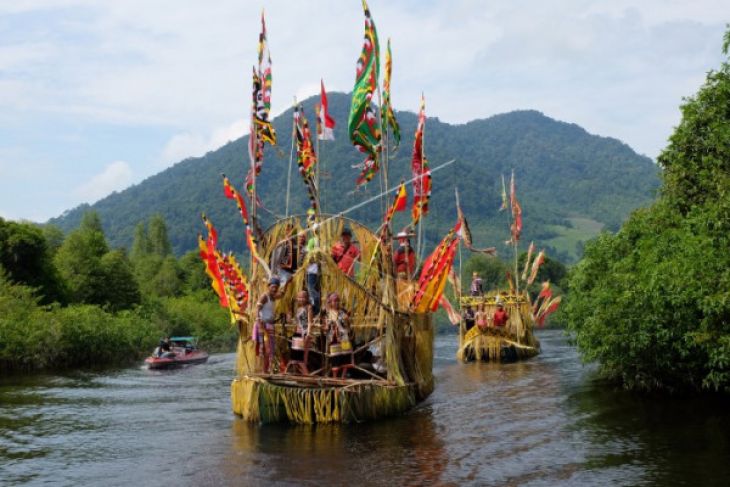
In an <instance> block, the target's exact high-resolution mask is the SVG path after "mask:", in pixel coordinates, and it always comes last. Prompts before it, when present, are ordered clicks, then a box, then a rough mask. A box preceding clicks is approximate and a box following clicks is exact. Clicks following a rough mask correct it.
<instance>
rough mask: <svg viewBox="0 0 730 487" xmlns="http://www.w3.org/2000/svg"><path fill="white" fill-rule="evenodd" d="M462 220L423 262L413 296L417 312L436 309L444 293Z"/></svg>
mask: <svg viewBox="0 0 730 487" xmlns="http://www.w3.org/2000/svg"><path fill="white" fill-rule="evenodd" d="M460 229H461V222H456V225H455V226H454V228H453V229H451V230H450V231H449V233H448V234H447V235H446V236H445V237H444V238H443V240H441V242H440V243H439V244H438V245H437V246H436V248H435V249H434V251H433V252H432V253H431V255H429V256H428V257H427V258H426V260H425V261H424V263H423V269H422V270H421V275H420V277H419V278H418V291H417V292H416V294H415V296H414V297H413V302H412V305H413V309H414V310H415V311H416V312H417V313H425V312H427V311H435V310H436V308H437V307H438V304H439V298H440V297H441V294H442V293H443V290H444V287H445V286H446V281H447V279H448V275H449V272H450V271H451V266H452V264H453V262H454V256H455V255H456V246H457V245H458V243H459V234H460Z"/></svg>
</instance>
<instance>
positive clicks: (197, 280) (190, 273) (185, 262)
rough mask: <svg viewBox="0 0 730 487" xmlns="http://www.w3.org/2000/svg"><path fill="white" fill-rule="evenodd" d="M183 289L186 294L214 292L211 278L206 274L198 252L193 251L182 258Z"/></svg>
mask: <svg viewBox="0 0 730 487" xmlns="http://www.w3.org/2000/svg"><path fill="white" fill-rule="evenodd" d="M180 271H181V273H182V277H181V279H182V281H183V289H184V290H185V292H186V293H191V292H195V291H201V290H206V291H210V292H211V293H212V292H213V291H212V290H211V287H210V278H209V277H208V275H207V274H206V273H205V264H204V263H203V261H202V260H201V258H200V254H199V253H198V251H196V250H191V251H190V252H188V253H187V254H185V255H183V256H182V257H181V258H180Z"/></svg>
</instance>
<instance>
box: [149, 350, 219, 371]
mask: <svg viewBox="0 0 730 487" xmlns="http://www.w3.org/2000/svg"><path fill="white" fill-rule="evenodd" d="M207 361H208V354H207V353H206V352H193V353H189V354H187V355H184V356H180V355H176V356H175V357H147V358H146V359H145V361H144V362H145V364H147V368H148V369H153V370H155V369H172V368H176V367H183V366H185V365H195V364H202V363H205V362H207Z"/></svg>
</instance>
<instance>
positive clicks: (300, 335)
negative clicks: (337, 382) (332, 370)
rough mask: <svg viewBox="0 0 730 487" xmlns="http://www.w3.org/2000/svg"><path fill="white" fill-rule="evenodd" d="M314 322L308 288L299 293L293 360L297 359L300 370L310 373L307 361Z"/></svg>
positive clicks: (293, 339)
mask: <svg viewBox="0 0 730 487" xmlns="http://www.w3.org/2000/svg"><path fill="white" fill-rule="evenodd" d="M313 322H314V313H313V311H312V304H311V303H310V302H309V293H308V292H307V291H306V290H302V291H299V292H298V293H297V310H296V312H295V313H294V323H295V324H296V330H295V331H294V335H293V336H292V346H291V360H292V361H296V362H297V363H298V365H299V370H300V371H301V373H303V374H308V373H309V371H308V370H307V362H308V358H309V347H310V343H311V339H310V335H309V334H310V331H311V330H312V326H313Z"/></svg>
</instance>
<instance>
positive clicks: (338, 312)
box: [325, 292, 352, 367]
mask: <svg viewBox="0 0 730 487" xmlns="http://www.w3.org/2000/svg"><path fill="white" fill-rule="evenodd" d="M325 329H326V331H327V343H328V345H329V352H330V354H334V353H340V352H349V351H352V342H350V317H349V315H348V314H347V311H345V310H344V309H342V308H340V295H339V294H337V293H334V292H333V293H330V294H329V296H327V313H326V315H325ZM333 351H335V352H333ZM349 359H350V357H348V356H347V355H345V354H344V353H343V355H337V356H335V357H333V358H332V363H331V364H330V365H332V366H334V367H337V366H340V365H342V364H343V363H344V362H347V361H348V360H349Z"/></svg>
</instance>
